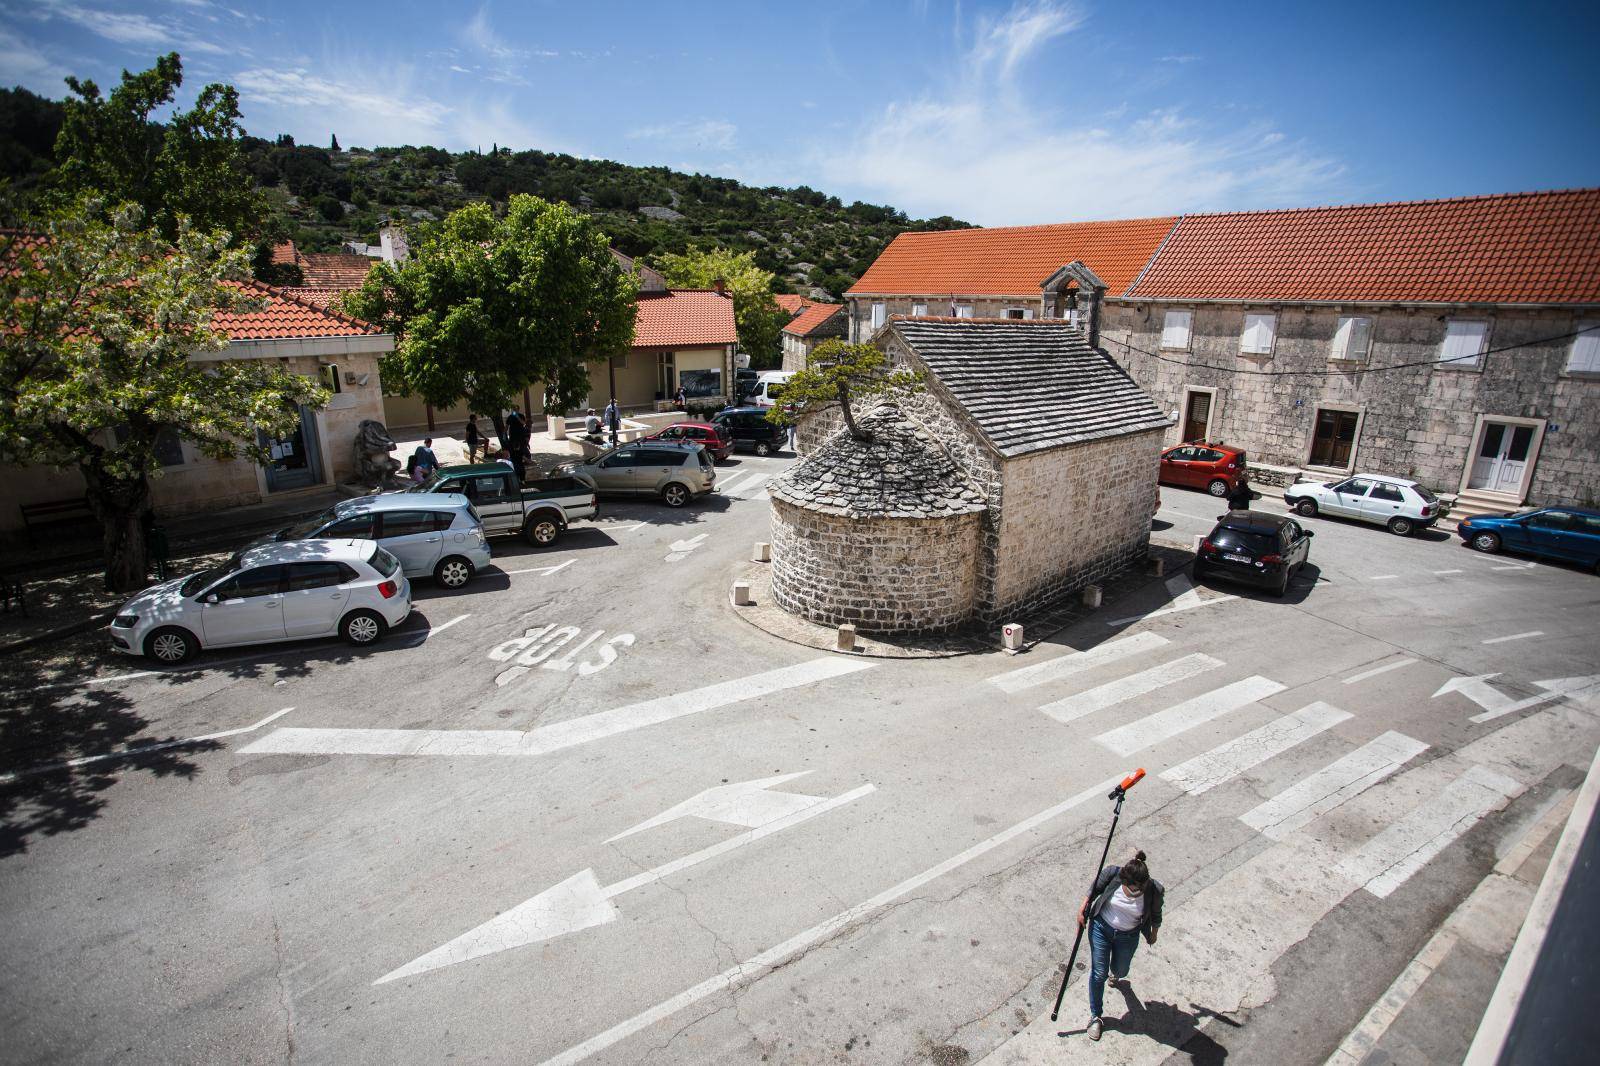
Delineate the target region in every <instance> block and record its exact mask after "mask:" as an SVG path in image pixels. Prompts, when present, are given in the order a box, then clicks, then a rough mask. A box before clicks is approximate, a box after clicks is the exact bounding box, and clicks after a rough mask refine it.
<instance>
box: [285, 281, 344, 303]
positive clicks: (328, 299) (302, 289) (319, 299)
mask: <svg viewBox="0 0 1600 1066" xmlns="http://www.w3.org/2000/svg"><path fill="white" fill-rule="evenodd" d="M283 291H284V292H286V293H288V294H289V295H290V296H293V297H294V298H295V299H297V300H301V301H303V302H305V303H308V304H315V305H316V306H318V307H328V306H329V305H331V304H332V303H333V301H334V298H335V297H338V296H343V295H344V294H345V293H347V292H349V291H350V290H349V289H314V288H311V287H310V286H307V285H286V286H284V289H283Z"/></svg>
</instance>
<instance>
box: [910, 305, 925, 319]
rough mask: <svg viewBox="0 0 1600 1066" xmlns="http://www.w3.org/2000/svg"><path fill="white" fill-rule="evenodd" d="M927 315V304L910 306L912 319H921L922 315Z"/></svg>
mask: <svg viewBox="0 0 1600 1066" xmlns="http://www.w3.org/2000/svg"><path fill="white" fill-rule="evenodd" d="M927 313H928V305H927V304H912V305H911V316H912V317H913V318H921V317H922V316H923V315H926V314H927Z"/></svg>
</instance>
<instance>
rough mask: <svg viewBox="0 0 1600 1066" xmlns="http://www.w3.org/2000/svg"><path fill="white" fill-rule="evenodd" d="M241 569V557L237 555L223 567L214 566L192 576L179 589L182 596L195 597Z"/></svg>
mask: <svg viewBox="0 0 1600 1066" xmlns="http://www.w3.org/2000/svg"><path fill="white" fill-rule="evenodd" d="M237 569H239V556H238V554H237V553H235V554H234V555H231V556H229V557H228V561H227V562H225V563H223V564H222V565H221V566H213V567H212V568H211V569H209V570H202V571H200V572H199V573H198V574H191V575H189V577H188V578H186V579H185V580H184V582H183V585H182V586H181V587H180V588H179V589H178V592H179V594H180V595H184V596H193V595H194V594H195V593H197V592H199V591H200V590H201V589H203V588H208V587H209V586H211V585H213V584H215V583H216V582H218V581H221V580H222V579H223V578H225V577H227V576H228V575H229V574H231V573H233V572H234V571H235V570H237Z"/></svg>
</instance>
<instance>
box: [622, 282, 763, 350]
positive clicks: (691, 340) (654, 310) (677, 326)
mask: <svg viewBox="0 0 1600 1066" xmlns="http://www.w3.org/2000/svg"><path fill="white" fill-rule="evenodd" d="M637 306H638V316H637V317H636V318H635V319H634V327H633V346H634V347H635V348H690V347H709V346H711V345H717V344H734V343H737V342H738V340H739V330H738V327H737V326H735V325H734V321H733V300H731V299H730V298H729V297H727V296H723V295H722V294H721V293H716V292H711V291H709V290H702V289H672V290H670V291H668V292H663V293H649V292H641V293H640V294H639V300H638V305H637Z"/></svg>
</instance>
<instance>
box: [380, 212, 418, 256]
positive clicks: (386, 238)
mask: <svg viewBox="0 0 1600 1066" xmlns="http://www.w3.org/2000/svg"><path fill="white" fill-rule="evenodd" d="M378 243H379V245H380V246H381V247H382V248H383V261H384V262H385V263H404V262H405V261H406V260H407V259H409V258H410V257H411V249H410V248H409V247H407V246H406V233H405V230H403V229H401V228H400V224H399V223H398V222H395V221H394V220H393V219H389V218H386V219H384V220H383V221H382V222H380V223H379V224H378Z"/></svg>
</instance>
